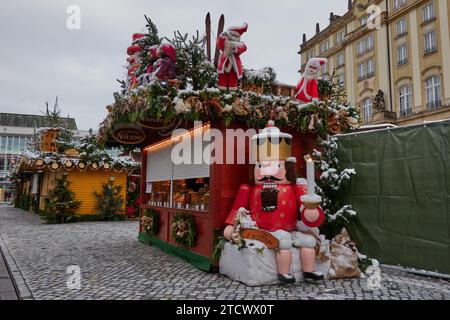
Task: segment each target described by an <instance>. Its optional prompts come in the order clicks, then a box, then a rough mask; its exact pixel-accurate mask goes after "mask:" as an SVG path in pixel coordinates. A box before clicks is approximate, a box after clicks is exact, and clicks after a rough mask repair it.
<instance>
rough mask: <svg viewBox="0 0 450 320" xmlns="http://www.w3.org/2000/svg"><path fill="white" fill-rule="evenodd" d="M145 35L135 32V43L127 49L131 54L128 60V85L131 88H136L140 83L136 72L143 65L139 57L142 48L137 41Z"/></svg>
mask: <svg viewBox="0 0 450 320" xmlns="http://www.w3.org/2000/svg"><path fill="white" fill-rule="evenodd" d="M143 37H144V35H143V34H141V33H135V34H133V43H132V45H131V46H129V47H128V49H127V54H128V55H129V57H128V59H127V61H128V87H129V88H130V89H134V88H136V87H137V86H138V85H139V84H138V80H137V75H136V72H137V71H138V70H139V68H140V66H141V61H140V58H139V53H140V52H141V51H142V48H141V47H140V46H139V44H138V43H137V41H138V40H139V39H141V38H143Z"/></svg>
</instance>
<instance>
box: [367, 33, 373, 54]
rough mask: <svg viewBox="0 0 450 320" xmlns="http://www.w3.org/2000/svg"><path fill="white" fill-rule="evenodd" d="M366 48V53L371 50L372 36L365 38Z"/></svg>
mask: <svg viewBox="0 0 450 320" xmlns="http://www.w3.org/2000/svg"><path fill="white" fill-rule="evenodd" d="M366 48H367V49H366V50H367V51H370V50H372V49H373V35H370V36H368V37H367V38H366Z"/></svg>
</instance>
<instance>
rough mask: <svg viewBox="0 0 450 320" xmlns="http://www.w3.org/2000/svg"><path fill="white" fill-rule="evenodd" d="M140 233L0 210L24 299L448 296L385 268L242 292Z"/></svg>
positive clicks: (442, 287)
mask: <svg viewBox="0 0 450 320" xmlns="http://www.w3.org/2000/svg"><path fill="white" fill-rule="evenodd" d="M137 233H138V222H137V221H131V222H86V223H74V224H63V225H46V224H42V223H41V221H40V219H39V216H37V215H35V214H32V213H29V212H24V211H22V210H19V209H14V208H0V247H2V249H3V251H4V252H7V254H8V256H7V261H8V263H10V264H11V265H12V266H11V267H10V269H11V271H12V274H13V276H14V279H15V282H16V284H17V288H18V290H19V293H20V296H21V298H22V299H49V300H55V299H99V300H104V299H196V300H213V299H225V300H226V299H231V300H235V299H238V300H262V299H278V300H298V299H314V300H317V299H378V300H408V299H437V300H443V299H447V300H448V299H450V283H449V282H448V281H445V280H441V279H436V278H427V277H421V276H417V275H411V274H407V273H404V272H399V271H391V270H385V269H383V270H382V273H381V285H380V287H379V288H377V289H375V290H372V289H370V288H369V287H368V285H367V278H361V279H348V280H338V281H324V282H322V283H320V284H318V285H311V284H306V283H297V284H295V285H287V286H282V285H271V286H262V287H247V286H245V285H243V284H241V283H239V282H236V281H232V280H230V279H228V278H227V277H224V276H222V275H220V274H218V273H207V272H203V271H200V270H198V269H196V268H194V267H192V266H191V265H190V264H189V263H187V262H185V261H183V260H181V259H179V258H176V257H173V256H170V255H167V254H165V253H164V252H162V251H161V250H159V249H158V248H155V247H150V246H148V245H144V244H142V243H140V242H138V241H137ZM77 271H79V273H77ZM77 276H79V280H80V286H79V287H77V286H76V285H75V286H74V285H73V284H76V281H75V282H74V281H73V280H76V278H77ZM8 288H11V287H8ZM8 290H9V289H8ZM9 292H12V291H11V290H10V291H9Z"/></svg>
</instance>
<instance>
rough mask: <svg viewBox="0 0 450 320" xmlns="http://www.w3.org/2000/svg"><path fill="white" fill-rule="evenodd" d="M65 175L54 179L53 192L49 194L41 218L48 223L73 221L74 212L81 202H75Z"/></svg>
mask: <svg viewBox="0 0 450 320" xmlns="http://www.w3.org/2000/svg"><path fill="white" fill-rule="evenodd" d="M69 184H70V183H69V181H67V175H66V174H63V176H62V177H61V178H59V179H56V184H55V187H54V188H53V190H51V191H50V192H49V200H48V202H47V204H46V206H45V212H44V213H42V218H43V219H44V220H46V221H47V222H48V223H65V222H72V221H74V220H75V211H76V209H78V208H79V207H80V204H81V202H80V201H76V200H75V194H74V192H73V191H71V190H70V189H69V187H68V186H69Z"/></svg>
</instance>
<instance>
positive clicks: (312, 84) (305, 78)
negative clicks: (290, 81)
mask: <svg viewBox="0 0 450 320" xmlns="http://www.w3.org/2000/svg"><path fill="white" fill-rule="evenodd" d="M327 62H328V60H327V59H325V58H311V59H309V61H308V62H307V64H306V67H305V72H303V74H302V76H301V78H300V81H299V82H298V84H297V88H296V93H295V99H297V100H300V101H301V102H303V103H310V102H313V101H319V85H318V83H317V77H318V76H319V72H320V67H321V66H322V65H324V64H325V63H327Z"/></svg>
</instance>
